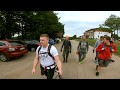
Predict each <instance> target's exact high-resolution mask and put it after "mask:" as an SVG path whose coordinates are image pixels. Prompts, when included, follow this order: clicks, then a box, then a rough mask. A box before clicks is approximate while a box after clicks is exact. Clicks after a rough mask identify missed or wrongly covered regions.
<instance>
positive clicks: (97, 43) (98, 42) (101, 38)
mask: <svg viewBox="0 0 120 90" xmlns="http://www.w3.org/2000/svg"><path fill="white" fill-rule="evenodd" d="M102 41H103V36H101V37H100V39H97V40H96V42H95V44H94V47H93V53H94V51H96V50H95V49H96V48H97V47H98V45H100V43H101V42H102ZM97 59H98V52H96V55H95V63H97Z"/></svg>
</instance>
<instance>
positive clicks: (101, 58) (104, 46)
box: [96, 36, 116, 76]
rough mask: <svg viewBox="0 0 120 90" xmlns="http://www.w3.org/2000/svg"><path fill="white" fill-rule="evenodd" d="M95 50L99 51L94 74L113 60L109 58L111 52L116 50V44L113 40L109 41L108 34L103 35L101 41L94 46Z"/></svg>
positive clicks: (97, 73)
mask: <svg viewBox="0 0 120 90" xmlns="http://www.w3.org/2000/svg"><path fill="white" fill-rule="evenodd" d="M96 52H99V55H98V65H97V66H96V70H97V72H96V76H98V75H99V70H100V69H101V68H102V67H107V66H108V65H109V63H110V62H114V60H112V59H111V57H112V53H115V52H116V45H115V44H114V42H111V38H110V37H109V36H104V40H103V42H102V43H101V44H100V45H99V46H98V47H97V48H96Z"/></svg>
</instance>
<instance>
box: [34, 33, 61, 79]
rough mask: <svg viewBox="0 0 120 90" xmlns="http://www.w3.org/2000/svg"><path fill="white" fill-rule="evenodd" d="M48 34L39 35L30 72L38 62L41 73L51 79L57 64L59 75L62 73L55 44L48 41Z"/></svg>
mask: <svg viewBox="0 0 120 90" xmlns="http://www.w3.org/2000/svg"><path fill="white" fill-rule="evenodd" d="M48 42H49V36H48V35H47V34H42V35H41V36H40V44H41V46H39V47H38V48H37V49H36V56H35V59H34V62H33V69H32V74H34V73H35V69H36V67H37V65H38V63H40V69H41V75H45V76H46V77H47V79H53V76H54V72H55V68H56V65H57V68H58V73H59V75H62V64H61V61H60V59H59V57H58V51H57V49H56V47H55V46H53V45H52V46H51V45H50V44H49V43H48Z"/></svg>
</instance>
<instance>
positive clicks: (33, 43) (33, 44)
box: [24, 40, 40, 51]
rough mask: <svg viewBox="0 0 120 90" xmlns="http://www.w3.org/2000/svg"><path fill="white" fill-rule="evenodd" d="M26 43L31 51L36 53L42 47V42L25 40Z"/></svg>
mask: <svg viewBox="0 0 120 90" xmlns="http://www.w3.org/2000/svg"><path fill="white" fill-rule="evenodd" d="M24 43H25V44H26V45H27V49H28V50H29V51H35V50H36V49H37V47H38V46H39V45H40V42H39V41H37V40H25V41H24Z"/></svg>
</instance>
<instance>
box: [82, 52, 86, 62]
mask: <svg viewBox="0 0 120 90" xmlns="http://www.w3.org/2000/svg"><path fill="white" fill-rule="evenodd" d="M85 57H86V53H83V57H82V61H83V59H85Z"/></svg>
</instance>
